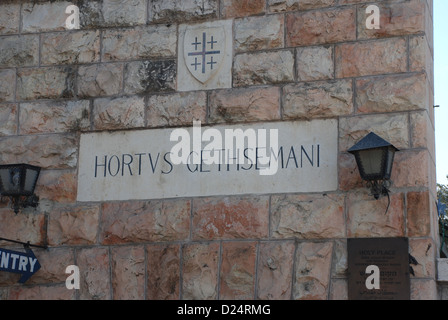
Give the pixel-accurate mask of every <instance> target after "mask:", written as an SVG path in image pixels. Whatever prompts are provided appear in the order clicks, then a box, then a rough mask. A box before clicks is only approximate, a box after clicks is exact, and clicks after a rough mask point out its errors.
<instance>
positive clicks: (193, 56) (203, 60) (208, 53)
mask: <svg viewBox="0 0 448 320" xmlns="http://www.w3.org/2000/svg"><path fill="white" fill-rule="evenodd" d="M225 43H226V34H225V32H224V28H223V27H216V28H207V29H204V28H194V27H190V28H187V30H186V31H185V36H184V60H185V65H186V67H187V69H188V70H189V71H190V72H191V74H192V75H193V77H195V78H196V79H197V80H198V81H200V82H201V83H205V82H207V81H208V80H209V79H211V78H213V77H214V76H215V75H216V74H217V73H218V71H219V68H220V67H221V65H222V61H223V60H224V59H223V58H224V56H225V45H224V44H225Z"/></svg>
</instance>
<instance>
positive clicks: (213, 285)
mask: <svg viewBox="0 0 448 320" xmlns="http://www.w3.org/2000/svg"><path fill="white" fill-rule="evenodd" d="M219 251H220V249H219V244H218V243H206V244H202V243H192V244H189V245H187V246H185V247H184V248H183V255H182V270H183V282H182V292H183V299H186V300H191V299H195V300H213V299H216V298H217V296H218V255H219Z"/></svg>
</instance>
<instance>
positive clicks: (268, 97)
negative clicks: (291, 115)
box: [209, 87, 280, 123]
mask: <svg viewBox="0 0 448 320" xmlns="http://www.w3.org/2000/svg"><path fill="white" fill-rule="evenodd" d="M269 120H280V90H279V89H278V88H275V87H262V88H244V89H243V88H242V89H229V90H217V91H213V92H212V93H211V95H210V114H209V121H210V122H213V123H221V122H226V123H228V122H240V121H242V122H246V121H269Z"/></svg>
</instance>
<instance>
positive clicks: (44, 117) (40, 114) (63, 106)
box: [19, 100, 90, 134]
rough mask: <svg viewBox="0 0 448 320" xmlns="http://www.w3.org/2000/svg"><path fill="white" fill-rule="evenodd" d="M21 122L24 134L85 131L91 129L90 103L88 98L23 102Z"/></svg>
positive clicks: (21, 129) (21, 130)
mask: <svg viewBox="0 0 448 320" xmlns="http://www.w3.org/2000/svg"><path fill="white" fill-rule="evenodd" d="M19 123H20V132H21V133H22V134H33V133H49V132H67V131H78V130H80V131H85V130H87V129H90V103H89V101H87V100H80V101H69V102H56V103H54V102H50V103H49V102H31V103H22V104H21V106H20V117H19Z"/></svg>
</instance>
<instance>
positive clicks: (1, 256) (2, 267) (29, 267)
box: [0, 248, 40, 283]
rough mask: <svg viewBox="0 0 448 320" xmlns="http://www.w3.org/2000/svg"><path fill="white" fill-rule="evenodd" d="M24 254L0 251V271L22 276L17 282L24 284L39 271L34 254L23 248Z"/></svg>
mask: <svg viewBox="0 0 448 320" xmlns="http://www.w3.org/2000/svg"><path fill="white" fill-rule="evenodd" d="M25 250H26V252H19V251H12V250H6V249H0V271H7V272H14V273H20V274H22V277H20V279H19V282H20V283H25V281H27V280H28V279H29V278H30V277H31V276H32V275H33V274H35V273H36V272H37V271H38V270H39V269H40V264H39V261H37V258H36V256H35V255H34V252H33V251H32V250H31V249H30V248H25Z"/></svg>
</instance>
